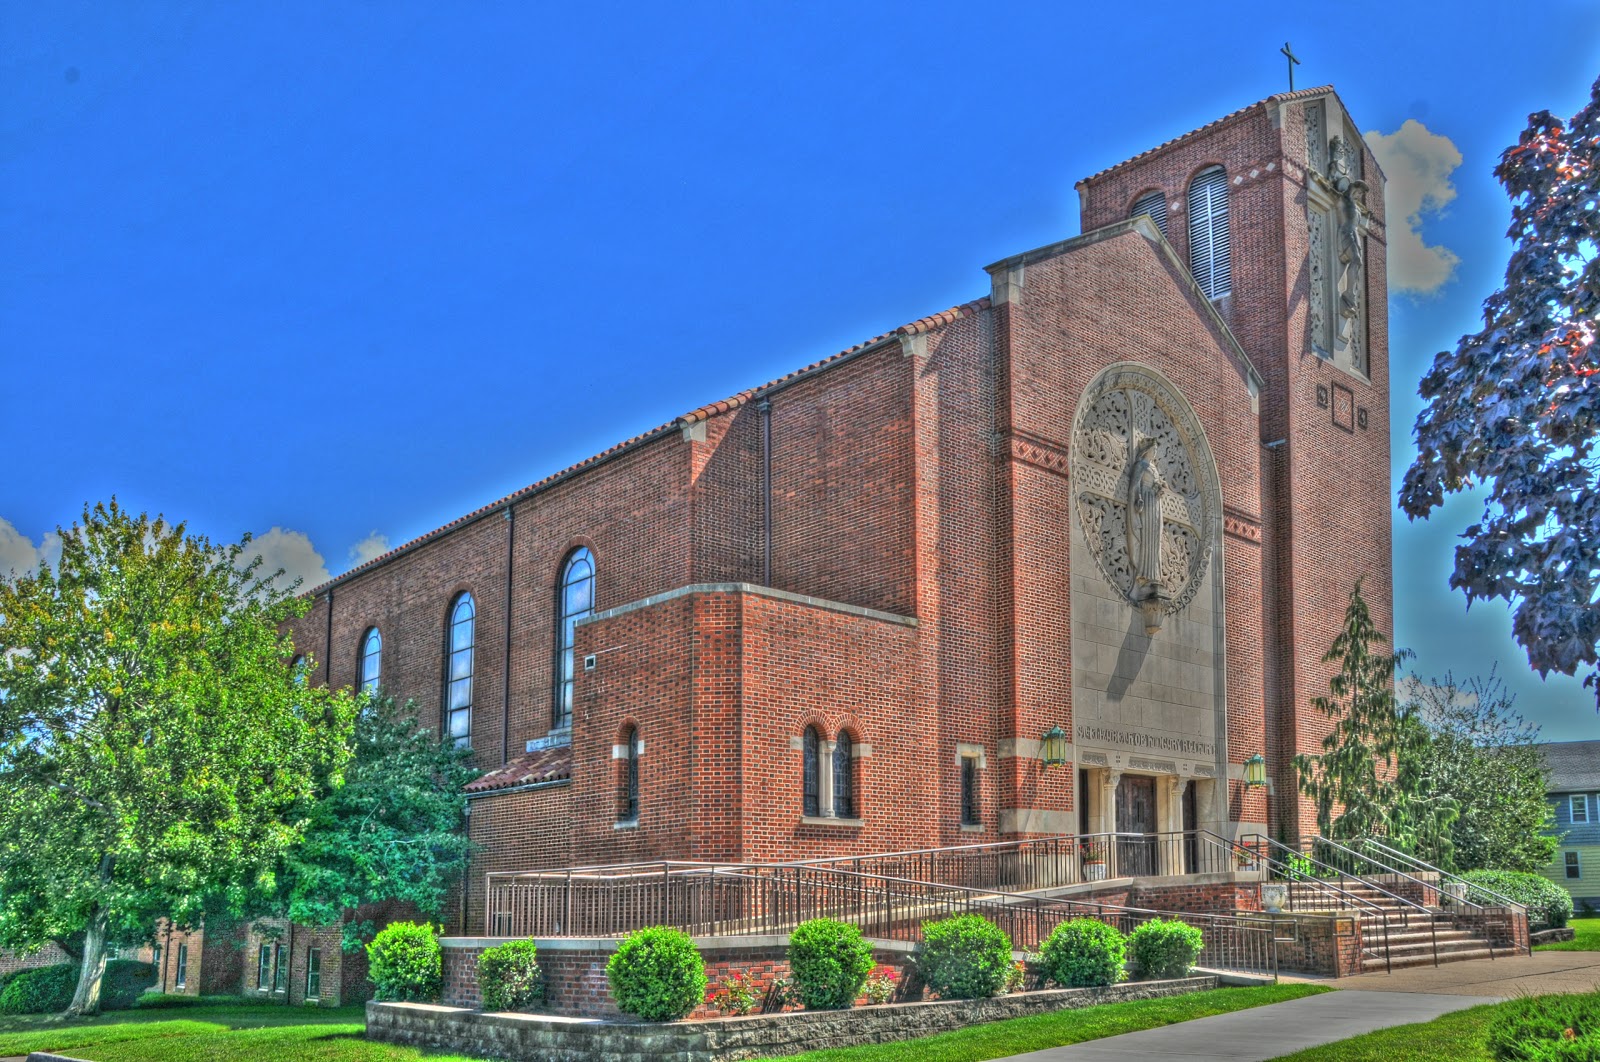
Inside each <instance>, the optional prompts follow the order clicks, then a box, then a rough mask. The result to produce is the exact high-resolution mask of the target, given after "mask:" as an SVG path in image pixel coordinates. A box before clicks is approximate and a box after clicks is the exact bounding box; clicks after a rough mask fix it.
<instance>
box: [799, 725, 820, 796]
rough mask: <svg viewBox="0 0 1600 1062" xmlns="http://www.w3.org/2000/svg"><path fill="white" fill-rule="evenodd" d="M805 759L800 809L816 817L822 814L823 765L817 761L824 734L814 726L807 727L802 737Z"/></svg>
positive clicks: (802, 768)
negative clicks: (818, 731) (819, 732)
mask: <svg viewBox="0 0 1600 1062" xmlns="http://www.w3.org/2000/svg"><path fill="white" fill-rule="evenodd" d="M800 744H801V747H802V750H803V751H802V752H801V756H802V758H803V760H804V762H803V764H802V766H801V773H802V779H801V787H802V800H801V806H800V811H801V813H802V814H804V815H810V816H812V817H813V818H815V817H816V816H818V815H821V814H822V786H821V778H822V765H821V764H819V763H818V762H817V757H818V756H819V755H820V754H821V745H822V736H821V735H820V734H818V733H817V728H816V727H814V726H808V727H806V735H805V737H804V738H802V739H801V742H800Z"/></svg>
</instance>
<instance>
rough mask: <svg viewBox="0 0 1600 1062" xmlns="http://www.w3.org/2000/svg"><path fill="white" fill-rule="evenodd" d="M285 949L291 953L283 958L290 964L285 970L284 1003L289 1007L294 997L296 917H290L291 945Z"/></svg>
mask: <svg viewBox="0 0 1600 1062" xmlns="http://www.w3.org/2000/svg"><path fill="white" fill-rule="evenodd" d="M284 950H286V951H287V952H288V953H289V954H288V955H286V956H284V959H283V961H284V962H286V963H288V964H289V965H288V968H287V969H285V970H284V971H283V1005H284V1006H286V1007H287V1006H288V1005H289V1000H290V999H292V998H294V919H292V918H291V919H289V946H288V948H286V949H284ZM273 987H277V986H276V985H274V986H273Z"/></svg>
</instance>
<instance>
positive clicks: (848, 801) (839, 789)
mask: <svg viewBox="0 0 1600 1062" xmlns="http://www.w3.org/2000/svg"><path fill="white" fill-rule="evenodd" d="M833 813H834V815H835V816H837V817H838V818H841V819H853V818H855V817H856V757H855V742H853V741H851V740H850V735H849V734H847V733H846V732H844V731H843V730H841V731H839V739H838V741H836V742H834V745H833Z"/></svg>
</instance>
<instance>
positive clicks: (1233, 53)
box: [0, 0, 1600, 740]
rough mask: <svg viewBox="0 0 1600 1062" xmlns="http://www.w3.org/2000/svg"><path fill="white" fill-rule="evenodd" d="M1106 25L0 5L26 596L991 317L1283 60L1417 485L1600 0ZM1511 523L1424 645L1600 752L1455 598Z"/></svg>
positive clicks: (818, 12)
mask: <svg viewBox="0 0 1600 1062" xmlns="http://www.w3.org/2000/svg"><path fill="white" fill-rule="evenodd" d="M1088 7H1089V5H1077V4H1061V3H1038V4H1032V3H1012V4H1008V5H992V6H987V7H984V6H978V5H970V4H967V5H958V4H940V3H928V2H924V3H917V4H910V3H905V4H887V3H886V4H871V3H833V2H826V0H824V2H813V3H808V4H805V5H797V4H795V5H790V4H744V5H739V4H731V3H695V2H687V3H673V4H670V5H668V4H661V5H643V4H606V3H590V4H585V5H574V4H560V5H556V4H550V5H543V4H534V3H476V4H412V3H403V2H398V0H395V2H389V3H385V4H381V5H379V4H355V3H342V4H326V3H318V4H309V3H306V4H300V3H291V2H284V0H278V2H275V3H273V4H267V5H242V4H187V3H176V2H170V3H140V4H105V3H94V4H83V3H70V2H53V3H50V4H38V3H33V2H26V0H0V98H3V99H5V100H6V105H5V106H4V107H0V246H3V247H4V248H5V253H4V261H5V265H4V267H3V269H4V272H3V274H0V276H3V280H0V381H3V382H0V431H3V435H0V440H3V443H4V453H5V454H6V457H7V461H6V466H7V467H6V474H5V476H4V478H3V479H0V568H9V567H12V566H19V567H26V566H28V565H30V564H32V563H33V562H34V560H35V559H36V558H37V556H38V555H40V553H45V554H48V552H49V551H50V549H51V542H50V534H51V532H52V531H53V529H54V528H56V527H57V525H65V524H69V523H70V522H71V521H72V520H73V519H74V518H75V517H76V515H77V514H78V512H79V511H80V510H81V507H82V504H83V503H84V501H86V500H97V499H102V498H105V497H107V496H109V495H110V494H112V493H115V494H117V495H118V497H119V498H120V499H121V500H122V502H123V503H124V504H125V505H126V506H128V507H131V508H136V509H148V510H151V511H162V512H165V513H167V514H168V515H169V516H172V517H180V518H185V519H188V520H189V521H190V524H191V526H192V527H193V528H194V529H196V530H199V531H202V532H204V533H206V534H208V535H210V536H211V537H213V538H214V539H221V540H235V539H237V538H238V536H239V535H240V534H241V533H242V532H245V531H251V532H254V533H256V534H257V535H260V536H263V537H262V542H263V545H264V546H265V547H267V549H268V550H269V557H270V558H271V559H273V560H274V562H276V563H282V564H285V565H287V566H288V567H290V568H291V569H293V570H294V571H296V572H299V573H303V574H305V575H307V576H309V577H310V578H312V579H313V581H315V580H316V579H318V578H320V577H321V575H322V574H323V573H333V574H337V573H338V572H340V571H343V570H345V569H346V568H348V567H349V566H350V565H351V564H352V563H354V562H355V561H356V560H357V559H359V558H362V557H364V556H367V555H370V554H371V553H372V552H373V551H376V550H381V549H382V548H383V547H384V545H385V544H386V543H387V544H397V543H399V542H402V541H405V540H406V539H408V538H411V537H413V536H415V535H417V534H420V533H422V532H425V531H428V530H430V529H432V528H434V527H436V526H438V525H439V524H441V523H444V522H446V521H448V520H450V519H452V518H454V517H456V516H458V515H460V514H462V513H464V512H466V511H468V510H470V509H473V508H475V507H477V506H479V505H481V504H483V503H485V502H487V501H490V500H492V499H494V498H496V497H499V496H500V495H503V494H505V493H507V492H509V491H512V490H515V489H516V488H518V487H521V486H523V485H525V484H527V483H529V482H532V481H533V480H536V479H538V478H540V477H542V476H544V475H546V474H548V473H549V472H551V471H554V470H556V469H558V468H561V467H564V466H566V465H568V464H571V463H572V462H574V461H577V460H580V459H582V458H583V457H585V456H587V455H589V454H591V453H593V452H595V451H597V450H600V449H603V448H604V447H606V446H608V445H610V444H612V443H614V442H616V441H618V440H620V439H622V438H625V437H627V436H629V435H632V434H635V433H636V432H638V431H641V430H643V429H645V428H648V427H652V426H654V425H656V424H659V423H661V422H663V421H666V420H668V419H670V418H671V417H673V416H676V415H677V414H679V413H682V412H684V411H686V410H689V409H691V408H694V407H695V406H697V405H700V404H701V403H703V402H705V401H709V400H712V399H715V398H720V397H723V396H725V395H727V394H730V393H732V392H734V391H737V390H739V389H741V388H744V387H746V386H749V385H751V384H753V383H759V382H761V381H764V380H767V379H770V378H772V377H775V376H778V375H781V374H782V373H784V372H786V371H789V370H790V369H793V368H795V367H798V366H800V365H803V364H806V363H808V362H810V361H813V360H815V359H816V358H818V357H821V356H825V355H827V354H830V353H832V352H834V351H836V350H838V349H840V348H842V347H845V346H848V345H850V344H852V343H854V342H857V341H859V340H861V339H863V338H866V337H868V336H871V335H876V334H878V333H880V332H883V331H884V330H886V329H888V328H891V327H893V326H895V325H897V324H900V323H902V322H904V321H908V320H912V319H915V318H917V317H920V316H922V315H924V314H927V313H930V312H933V311H936V310H939V309H943V308H945V307H947V306H950V305H953V304H955V303H958V302H962V301H965V300H968V299H971V298H974V297H976V296H978V295H981V294H984V293H985V292H986V290H987V282H986V277H985V275H984V274H983V272H982V270H981V267H982V266H983V265H984V264H986V263H988V262H992V261H995V260H996V259H999V258H1002V257H1004V256H1007V255H1010V254H1012V253H1015V252H1017V251H1021V250H1025V249H1027V248H1030V247H1034V246H1038V245H1041V244H1045V243H1049V242H1052V241H1054V240H1058V239H1062V238H1064V237H1066V236H1069V235H1073V234H1075V233H1076V232H1077V231H1078V225H1077V196H1076V193H1075V191H1074V190H1073V183H1074V182H1075V181H1076V180H1078V179H1079V178H1081V177H1084V176H1086V175H1088V174H1090V173H1093V172H1095V171H1097V170H1099V169H1101V168H1103V167H1105V166H1108V165H1111V164H1113V163H1115V162H1118V161H1120V160H1121V159H1123V158H1126V157H1127V156H1129V155H1131V154H1134V153H1136V152H1138V151H1140V150H1143V149H1144V148H1147V147H1150V146H1153V145H1154V144H1156V143H1159V142H1161V141H1163V140H1166V139H1168V138H1170V137H1172V136H1175V135H1178V134H1181V133H1183V132H1186V131H1187V130H1189V129H1191V128H1194V127H1195V126H1198V125H1201V124H1203V123H1205V122H1207V121H1210V120H1211V119H1213V118H1216V117H1218V116H1220V115H1222V114H1224V113H1226V112H1228V111H1231V110H1234V109H1237V108H1238V107H1241V106H1244V105H1246V104H1248V103H1251V102H1253V101H1255V100H1257V99H1260V98H1261V97H1263V96H1265V95H1268V94H1270V93H1272V92H1276V91H1281V90H1282V89H1284V88H1285V87H1286V75H1285V60H1284V58H1283V57H1282V56H1281V55H1280V54H1279V53H1278V49H1279V47H1280V46H1281V45H1282V44H1283V43H1284V41H1285V40H1289V41H1292V42H1293V43H1294V49H1295V51H1296V53H1297V54H1298V55H1299V56H1300V58H1301V59H1302V60H1303V65H1301V66H1300V67H1299V69H1298V70H1297V72H1296V79H1297V82H1296V83H1297V85H1298V86H1300V87H1306V86H1310V85H1316V84H1322V83H1328V82H1331V83H1333V84H1334V85H1335V86H1336V87H1337V88H1338V90H1339V92H1340V95H1341V96H1342V98H1343V99H1344V100H1345V102H1346V104H1347V105H1348V106H1349V108H1350V110H1351V112H1352V114H1353V115H1354V117H1355V119H1356V121H1357V122H1358V123H1359V124H1360V126H1361V128H1362V129H1363V130H1370V131H1372V132H1373V133H1376V134H1380V135H1383V136H1385V137H1386V138H1387V139H1386V140H1385V141H1384V143H1385V144H1386V145H1387V150H1388V155H1387V156H1386V157H1385V170H1386V172H1388V174H1389V176H1390V178H1391V189H1390V192H1391V201H1390V214H1391V222H1392V224H1393V220H1394V217H1395V215H1396V214H1397V213H1400V214H1404V213H1411V212H1413V211H1416V217H1417V225H1416V228H1415V240H1416V242H1415V244H1414V246H1413V247H1411V253H1410V257H1409V258H1407V260H1406V261H1407V264H1406V277H1405V278H1403V279H1404V282H1405V283H1409V284H1410V285H1411V286H1412V287H1414V288H1415V289H1416V290H1415V291H1413V292H1410V293H1407V292H1403V291H1394V292H1392V293H1391V333H1390V347H1391V356H1392V363H1393V380H1392V382H1393V389H1394V399H1393V409H1392V412H1393V417H1394V424H1395V438H1396V452H1395V481H1396V484H1398V481H1399V475H1400V473H1401V472H1402V471H1403V470H1404V468H1405V467H1406V465H1407V464H1408V463H1409V460H1410V449H1409V432H1410V425H1411V423H1412V421H1413V420H1414V418H1415V415H1416V411H1417V408H1418V406H1417V399H1416V398H1415V389H1416V381H1417V379H1418V378H1419V377H1420V375H1421V372H1422V370H1423V369H1424V367H1425V366H1426V365H1427V364H1428V363H1429V362H1430V361H1431V359H1432V355H1433V354H1434V352H1435V351H1437V350H1439V349H1441V348H1443V347H1445V346H1450V345H1453V343H1454V340H1455V339H1456V337H1457V336H1459V335H1460V334H1461V333H1463V332H1466V331H1469V330H1475V329H1476V327H1477V322H1478V317H1479V305H1480V303H1481V301H1482V299H1483V298H1484V297H1485V296H1486V295H1488V294H1489V293H1490V292H1491V291H1492V290H1493V289H1494V288H1495V287H1497V286H1498V284H1499V282H1500V279H1501V277H1502V275H1503V270H1504V265H1505V255H1506V244H1505V241H1504V231H1505V228H1506V224H1507V220H1508V209H1507V205H1506V201H1505V197H1504V195H1503V193H1502V192H1501V190H1500V189H1499V187H1498V185H1497V184H1496V183H1495V182H1494V180H1493V178H1492V176H1491V174H1490V171H1491V169H1492V168H1493V165H1494V163H1495V160H1496V159H1497V157H1498V155H1499V153H1500V151H1501V150H1503V149H1504V148H1505V147H1506V146H1507V145H1508V144H1510V143H1512V142H1514V140H1515V138H1516V135H1517V133H1518V131H1519V130H1520V129H1521V128H1522V127H1523V126H1524V124H1525V121H1526V117H1527V114H1528V113H1529V112H1530V111H1533V110H1537V109H1543V108H1548V109H1550V110H1552V111H1554V112H1556V113H1557V114H1561V115H1569V114H1571V113H1572V112H1573V111H1575V110H1576V109H1577V108H1578V107H1579V106H1581V105H1582V103H1583V101H1584V99H1585V98H1586V96H1587V91H1588V87H1589V85H1590V83H1591V82H1592V81H1593V79H1594V77H1595V75H1596V74H1597V73H1600V35H1597V34H1596V33H1595V29H1596V28H1597V26H1600V5H1597V4H1596V3H1595V2H1594V0H1585V2H1577V0H1546V2H1539V3H1526V4H1521V5H1517V6H1516V8H1515V9H1514V14H1511V15H1508V14H1507V12H1508V11H1509V10H1510V9H1508V8H1506V7H1505V5H1503V4H1499V3H1496V4H1488V3H1476V4H1475V3H1457V4H1452V5H1435V4H1426V5H1420V4H1418V5H1413V4H1407V3H1403V2H1400V3H1396V2H1388V3H1382V4H1378V3H1342V4H1320V5H1300V6H1298V7H1296V8H1294V9H1293V10H1286V9H1284V8H1283V7H1282V6H1281V5H1271V6H1268V5H1259V10H1261V11H1263V12H1270V13H1269V14H1261V15H1257V14H1255V13H1254V11H1255V10H1256V9H1257V8H1258V5H1232V6H1224V7H1220V8H1218V7H1215V6H1213V7H1212V8H1211V9H1210V10H1211V15H1210V16H1208V17H1205V18H1201V17H1197V15H1196V10H1197V9H1196V7H1195V5H1193V4H1188V5H1168V4H1162V3H1155V4H1146V5H1143V6H1142V7H1141V8H1140V9H1139V10H1138V12H1137V15H1136V16H1135V13H1134V12H1133V11H1131V10H1130V9H1122V8H1118V7H1114V6H1108V7H1106V8H1104V9H1101V10H1103V12H1104V13H1101V11H1100V10H1096V11H1090V10H1088ZM1446 12H1448V14H1446ZM1408 121H1409V122H1412V123H1414V124H1412V125H1407V123H1408ZM1396 195H1403V196H1404V197H1406V198H1405V199H1404V200H1403V202H1402V203H1401V204H1399V209H1398V210H1397V203H1396V201H1395V196H1396ZM1395 227H1396V228H1397V229H1398V226H1397V225H1396V226H1395ZM1391 254H1392V256H1393V255H1395V252H1393V251H1392V252H1391ZM1397 272H1398V270H1397ZM1391 280H1392V282H1393V281H1397V280H1402V278H1400V277H1398V276H1395V277H1392V278H1391ZM1477 511H1478V510H1477V506H1476V505H1475V504H1474V503H1473V502H1471V501H1470V500H1465V501H1458V502H1457V503H1455V504H1453V505H1452V506H1450V507H1448V508H1447V509H1446V510H1445V511H1444V512H1443V513H1441V514H1439V515H1436V516H1435V517H1434V518H1433V519H1432V520H1431V521H1430V522H1428V523H1427V524H1421V525H1411V524H1408V523H1406V522H1405V521H1404V520H1403V519H1401V518H1397V522H1396V529H1395V530H1396V534H1395V551H1396V558H1395V560H1396V565H1395V569H1396V594H1397V598H1398V601H1397V605H1398V611H1397V617H1396V619H1397V641H1398V642H1399V644H1401V645H1403V646H1408V647H1410V648H1412V649H1414V650H1416V651H1417V652H1418V654H1419V660H1418V661H1417V670H1418V671H1419V672H1420V673H1421V674H1422V675H1424V676H1432V675H1442V674H1443V673H1444V672H1445V671H1447V670H1453V671H1454V672H1455V673H1456V675H1457V676H1458V677H1463V676H1466V675H1470V674H1474V673H1478V672H1482V671H1486V670H1487V668H1488V666H1489V664H1490V663H1491V662H1492V661H1495V660H1498V661H1499V662H1500V673H1501V675H1502V677H1503V678H1505V679H1506V680H1507V682H1508V684H1509V685H1510V686H1511V687H1512V688H1513V689H1514V690H1516V691H1517V692H1518V693H1519V694H1520V700H1519V707H1520V708H1522V710H1523V711H1524V712H1525V713H1526V714H1527V715H1528V716H1529V717H1530V718H1533V719H1534V720H1536V721H1538V722H1540V723H1541V724H1543V726H1544V729H1545V734H1546V736H1547V737H1548V738H1550V739H1555V740H1568V739H1576V738H1585V737H1600V718H1597V716H1596V713H1595V707H1594V699H1593V697H1592V695H1591V694H1589V693H1588V692H1586V691H1583V690H1582V689H1580V687H1579V684H1578V683H1577V682H1576V681H1574V680H1559V681H1558V680H1556V679H1552V680H1551V681H1550V682H1548V683H1541V682H1540V681H1539V680H1538V679H1537V677H1536V676H1533V675H1531V673H1530V672H1529V671H1528V667H1527V663H1526V658H1525V657H1524V655H1523V654H1522V652H1521V650H1520V649H1518V648H1517V647H1516V646H1515V645H1514V643H1513V642H1512V641H1511V639H1510V635H1509V628H1510V624H1509V620H1508V618H1507V613H1506V610H1505V608H1504V606H1502V605H1499V604H1483V605H1479V606H1478V607H1476V608H1474V609H1473V610H1472V612H1471V614H1470V615H1468V614H1467V612H1466V609H1465V606H1464V602H1463V599H1462V598H1461V597H1460V595H1459V594H1456V593H1453V592H1451V591H1449V590H1448V588H1447V579H1448V573H1449V570H1450V566H1451V547H1452V539H1453V537H1454V536H1455V535H1456V534H1458V533H1459V531H1460V530H1461V528H1462V527H1464V526H1465V525H1466V524H1467V523H1469V522H1471V520H1472V519H1473V518H1474V517H1475V516H1476V514H1477Z"/></svg>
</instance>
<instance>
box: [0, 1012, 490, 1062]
mask: <svg viewBox="0 0 1600 1062" xmlns="http://www.w3.org/2000/svg"><path fill="white" fill-rule="evenodd" d="M365 1030H366V1016H365V1011H364V1009H363V1008H361V1007H359V1006H357V1007H340V1008H337V1009H327V1010H322V1009H317V1008H306V1007H284V1006H273V1005H271V1004H258V1003H211V1002H206V1003H202V1004H201V1005H199V1006H192V1007H180V1008H172V1009H148V1010H146V1009H140V1010H119V1011H113V1012H111V1013H109V1014H103V1015H101V1016H100V1017H98V1018H91V1019H88V1020H85V1021H76V1022H68V1023H63V1022H60V1021H57V1020H55V1019H53V1018H46V1017H26V1018H5V1019H0V1056H3V1055H23V1054H27V1053H28V1052H29V1051H59V1052H63V1053H65V1054H71V1055H79V1056H83V1057H87V1058H91V1059H93V1060H94V1062H279V1060H284V1059H294V1060H296V1062H299V1060H301V1059H305V1060H315V1062H410V1060H412V1059H422V1058H427V1059H432V1060H433V1062H475V1060H473V1059H469V1058H467V1057H466V1056H464V1055H452V1054H446V1053H443V1052H434V1051H422V1050H418V1049H417V1048H414V1047H395V1046H393V1045H390V1044H379V1043H368V1042H367V1041H366V1040H365V1039H363V1033H364V1032H365Z"/></svg>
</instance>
